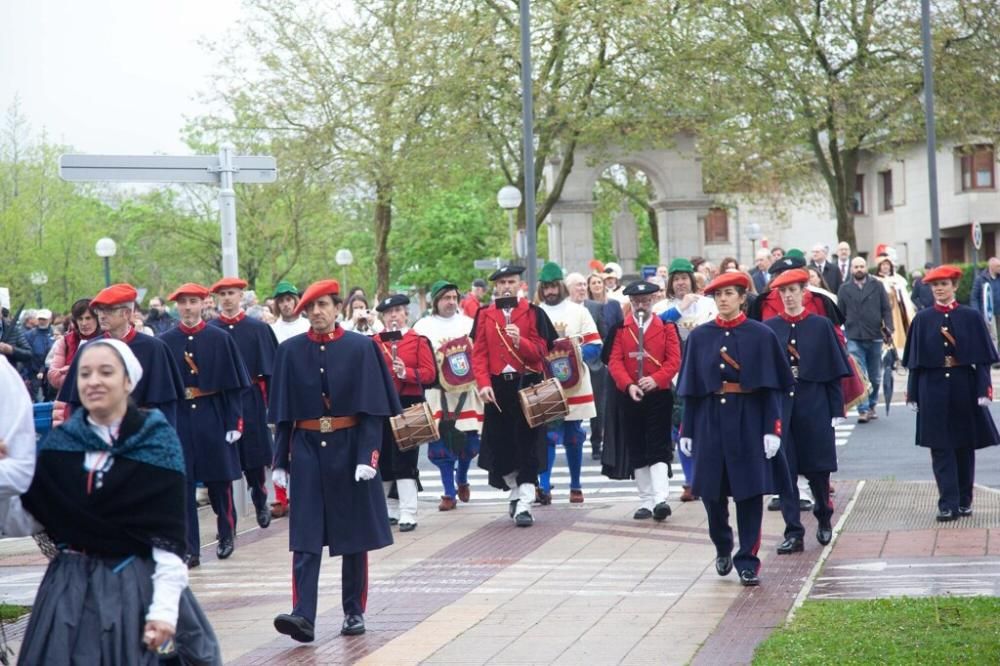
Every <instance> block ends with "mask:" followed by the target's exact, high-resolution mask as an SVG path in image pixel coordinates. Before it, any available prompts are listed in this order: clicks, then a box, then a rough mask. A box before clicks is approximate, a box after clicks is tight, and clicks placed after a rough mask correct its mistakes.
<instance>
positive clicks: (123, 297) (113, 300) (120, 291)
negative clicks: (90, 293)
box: [90, 282, 139, 308]
mask: <svg viewBox="0 0 1000 666" xmlns="http://www.w3.org/2000/svg"><path fill="white" fill-rule="evenodd" d="M138 297H139V294H138V292H136V290H135V287H133V286H132V285H130V284H127V283H125V282H121V283H119V284H113V285H111V286H110V287H105V288H104V289H101V290H100V291H99V292H97V296H94V300H92V301H90V307H92V308H100V307H104V308H110V307H113V306H115V305H132V304H133V303H135V299H136V298H138Z"/></svg>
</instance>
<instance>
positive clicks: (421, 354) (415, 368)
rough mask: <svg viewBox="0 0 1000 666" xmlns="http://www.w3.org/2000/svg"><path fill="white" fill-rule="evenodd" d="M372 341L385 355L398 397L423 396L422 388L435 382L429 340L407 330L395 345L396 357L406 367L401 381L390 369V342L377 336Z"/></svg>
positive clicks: (435, 372) (432, 352) (432, 355)
mask: <svg viewBox="0 0 1000 666" xmlns="http://www.w3.org/2000/svg"><path fill="white" fill-rule="evenodd" d="M373 339H374V340H375V344H377V345H378V346H379V349H381V350H382V354H383V355H385V364H386V365H387V366H388V367H389V374H390V375H392V383H393V385H395V387H396V393H398V394H399V395H401V396H403V395H408V396H417V397H420V396H423V395H424V387H425V386H430V385H431V384H433V383H434V382H435V381H436V380H437V365H435V363H434V351H433V350H432V349H431V342H430V340H428V339H427V338H425V337H424V336H422V335H418V334H417V333H415V332H414V331H413V329H409V330H407V331H406V332H405V333H403V339H402V340H400V341H399V342H397V343H396V356H397V357H398V358H399V360H401V361H402V362H403V365H405V366H406V375H405V376H404V377H403V378H402V379H400V378H399V377H398V376H396V371H395V370H393V369H392V342H385V341H383V340H382V339H381V338H380V337H379V336H378V335H376V336H375V337H374V338H373Z"/></svg>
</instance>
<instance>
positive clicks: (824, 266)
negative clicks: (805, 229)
mask: <svg viewBox="0 0 1000 666" xmlns="http://www.w3.org/2000/svg"><path fill="white" fill-rule="evenodd" d="M826 254H827V249H826V245H824V244H823V243H816V244H815V245H813V249H812V260H811V261H810V262H809V265H810V266H814V267H815V268H816V269H817V270H818V271H819V273H820V275H822V276H823V279H824V280H826V283H827V284H828V285H830V287H831V291H833V292H834V293H836V291H837V290H838V289H840V285H841V281H840V271H838V270H837V266H836V265H834V264H832V263H831V262H829V261H827V259H826Z"/></svg>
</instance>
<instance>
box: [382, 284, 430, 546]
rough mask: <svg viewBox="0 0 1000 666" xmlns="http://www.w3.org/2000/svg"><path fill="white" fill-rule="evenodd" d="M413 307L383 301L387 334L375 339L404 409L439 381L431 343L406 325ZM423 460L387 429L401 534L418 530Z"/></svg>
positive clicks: (385, 456)
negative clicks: (403, 447)
mask: <svg viewBox="0 0 1000 666" xmlns="http://www.w3.org/2000/svg"><path fill="white" fill-rule="evenodd" d="M409 304H410V299H409V298H407V297H406V296H405V295H403V294H393V295H391V296H387V297H386V298H383V299H382V300H381V301H379V304H378V305H376V306H375V310H376V311H377V312H378V313H380V314H381V315H382V323H384V324H385V330H384V331H382V332H381V333H379V334H377V335H376V336H375V337H374V338H372V339H373V340H375V341H376V343H377V344H378V346H379V349H381V350H382V355H383V356H384V357H385V363H386V365H387V366H388V367H389V373H390V374H391V375H392V381H393V385H394V386H395V388H396V393H397V394H398V395H399V402H400V405H401V406H402V407H403V408H404V409H405V408H407V407H409V406H411V405H416V404H418V403H421V402H424V388H425V387H429V386H431V385H432V384H434V382H435V381H436V380H437V367H436V366H435V365H434V350H433V349H431V342H430V340H428V339H427V338H425V337H424V336H422V335H420V334H419V333H417V332H416V331H414V330H413V329H412V328H408V327H407V325H406V318H407V311H406V306H407V305H409ZM397 338H398V339H397ZM419 458H420V447H415V448H412V449H410V450H409V451H400V450H399V446H397V444H396V438H395V437H394V436H393V433H392V429H391V428H386V429H385V434H384V436H383V438H382V458H381V460H382V467H381V470H382V486H383V488H384V490H385V494H386V497H387V498H388V496H389V493H390V490H391V488H392V484H393V482H395V484H396V494H397V495H398V497H399V499H398V505H397V506H392V503H389V522H390V524H391V523H393V522H396V523H399V531H400V532H412V531H413V530H415V529H416V528H417V489H418V484H419V481H420V470H419V469H418V467H417V464H418V463H419ZM394 509H395V511H394Z"/></svg>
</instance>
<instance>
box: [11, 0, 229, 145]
mask: <svg viewBox="0 0 1000 666" xmlns="http://www.w3.org/2000/svg"><path fill="white" fill-rule="evenodd" d="M239 15H240V2H239V0H159V1H153V0H0V112H2V113H4V114H5V113H6V111H7V109H8V108H9V107H10V105H11V103H12V102H13V100H14V98H15V95H16V96H19V97H20V101H21V111H22V114H23V115H25V116H26V117H27V119H28V121H29V123H30V125H31V129H32V130H33V134H34V135H35V136H36V137H37V136H38V135H39V134H40V132H41V130H42V129H43V128H44V129H45V130H46V132H47V133H48V138H49V140H50V141H53V142H61V143H65V144H69V145H72V146H73V148H74V149H75V150H77V151H79V152H85V153H120V154H148V153H187V152H189V151H188V150H187V148H186V147H185V146H184V144H183V143H182V141H181V137H180V129H181V127H182V126H183V125H184V116H185V115H188V116H191V115H195V114H197V113H199V112H200V111H201V110H202V107H200V105H199V104H198V103H197V102H196V101H195V96H196V94H197V93H198V92H199V91H204V90H206V89H207V86H208V79H207V77H208V75H209V74H210V73H211V72H212V71H214V70H215V65H214V63H213V62H212V60H211V59H210V57H209V55H208V54H207V52H206V51H205V50H204V49H203V48H202V47H201V46H199V45H198V43H197V42H198V40H199V39H200V38H203V37H207V38H209V39H216V38H219V37H221V36H222V35H223V33H224V32H225V30H226V29H227V28H229V27H230V26H231V25H232V23H233V22H234V21H235V20H236V19H237V18H238V17H239Z"/></svg>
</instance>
